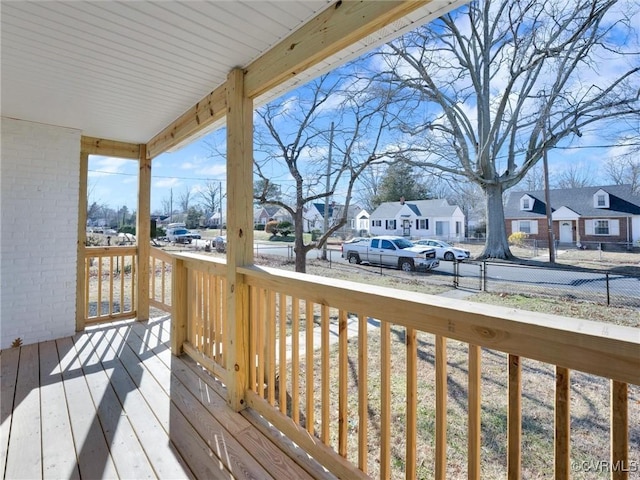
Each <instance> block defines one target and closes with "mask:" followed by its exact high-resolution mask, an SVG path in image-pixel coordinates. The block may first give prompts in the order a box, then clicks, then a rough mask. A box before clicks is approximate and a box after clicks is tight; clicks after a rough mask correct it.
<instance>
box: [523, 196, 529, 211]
mask: <svg viewBox="0 0 640 480" xmlns="http://www.w3.org/2000/svg"><path fill="white" fill-rule="evenodd" d="M529 208H530V207H529V199H528V198H523V199H522V209H523V210H529Z"/></svg>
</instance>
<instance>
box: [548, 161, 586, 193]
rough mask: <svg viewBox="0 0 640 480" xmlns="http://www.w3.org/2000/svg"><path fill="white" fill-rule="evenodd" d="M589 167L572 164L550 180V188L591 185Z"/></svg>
mask: <svg viewBox="0 0 640 480" xmlns="http://www.w3.org/2000/svg"><path fill="white" fill-rule="evenodd" d="M593 178H594V174H593V172H592V171H591V167H589V166H582V165H575V164H572V165H570V166H569V167H568V168H566V169H565V170H563V171H562V172H560V173H559V174H557V175H555V176H554V177H553V180H552V181H550V183H551V187H552V188H581V187H589V186H591V185H593Z"/></svg>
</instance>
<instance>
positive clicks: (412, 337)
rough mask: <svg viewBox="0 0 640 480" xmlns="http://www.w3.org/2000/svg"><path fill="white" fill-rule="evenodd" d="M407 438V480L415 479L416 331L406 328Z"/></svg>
mask: <svg viewBox="0 0 640 480" xmlns="http://www.w3.org/2000/svg"><path fill="white" fill-rule="evenodd" d="M406 336H407V419H406V423H407V436H406V450H407V452H406V461H405V464H406V472H405V477H406V478H407V480H413V479H415V478H416V440H417V438H418V435H417V430H416V429H417V425H418V415H417V395H418V392H417V390H418V374H417V370H418V345H417V343H416V342H417V336H416V331H415V329H413V328H407V332H406Z"/></svg>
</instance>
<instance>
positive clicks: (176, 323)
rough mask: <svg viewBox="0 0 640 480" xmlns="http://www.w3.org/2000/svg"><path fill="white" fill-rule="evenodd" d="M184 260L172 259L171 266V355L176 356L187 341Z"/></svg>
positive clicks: (185, 272) (185, 268)
mask: <svg viewBox="0 0 640 480" xmlns="http://www.w3.org/2000/svg"><path fill="white" fill-rule="evenodd" d="M187 273H188V272H187V267H186V266H185V264H184V260H180V259H178V258H174V259H173V265H172V266H171V353H173V354H174V355H176V356H178V355H181V354H182V352H183V347H182V345H183V344H184V342H185V341H186V340H187V338H188V337H187V335H188V331H187V321H188V318H187V316H188V313H189V309H188V305H187V298H188V291H187V290H188V276H187Z"/></svg>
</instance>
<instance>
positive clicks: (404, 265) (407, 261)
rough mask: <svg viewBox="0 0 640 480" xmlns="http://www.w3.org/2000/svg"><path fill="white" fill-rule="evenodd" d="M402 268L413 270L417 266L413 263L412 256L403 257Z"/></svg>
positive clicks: (403, 269) (404, 270) (405, 270)
mask: <svg viewBox="0 0 640 480" xmlns="http://www.w3.org/2000/svg"><path fill="white" fill-rule="evenodd" d="M400 269H401V270H402V271H403V272H413V271H414V270H415V269H416V267H415V266H414V265H413V260H411V259H410V258H401V259H400Z"/></svg>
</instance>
